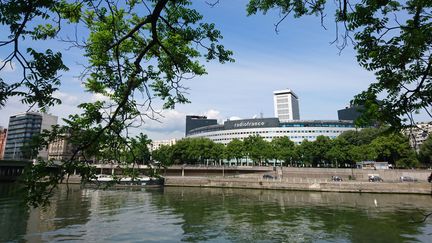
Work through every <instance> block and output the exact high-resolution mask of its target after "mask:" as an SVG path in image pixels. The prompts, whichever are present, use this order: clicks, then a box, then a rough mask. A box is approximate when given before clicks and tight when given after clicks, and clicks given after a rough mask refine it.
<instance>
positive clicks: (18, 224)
mask: <svg viewBox="0 0 432 243" xmlns="http://www.w3.org/2000/svg"><path fill="white" fill-rule="evenodd" d="M15 189H16V187H14V186H10V185H4V184H0V219H1V221H0V242H8V241H15V242H18V241H27V242H52V241H71V240H78V241H83V242H91V241H93V242H119V241H120V242H143V241H145V242H179V241H186V242H204V241H205V242H246V241H250V242H367V241H379V242H406V241H420V242H429V241H430V240H431V234H432V224H431V222H432V220H431V219H429V220H427V221H426V222H424V223H413V222H412V221H413V219H414V220H419V219H421V218H422V215H421V213H425V212H429V210H431V209H432V199H431V197H430V196H418V195H386V194H384V195H383V194H351V193H318V192H289V191H265V190H240V189H215V188H212V189H210V188H175V187H167V188H164V189H142V190H138V191H136V190H105V191H103V190H93V189H81V188H80V187H75V186H72V187H70V190H69V191H67V190H66V188H64V187H62V188H60V189H59V190H58V192H57V193H56V195H55V197H54V198H53V200H52V204H51V206H50V207H49V208H48V209H47V210H41V209H31V210H28V209H26V208H24V207H23V206H22V205H19V203H20V202H21V201H20V197H19V195H18V194H17V193H16V190H15Z"/></svg>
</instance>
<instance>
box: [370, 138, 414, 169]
mask: <svg viewBox="0 0 432 243" xmlns="http://www.w3.org/2000/svg"><path fill="white" fill-rule="evenodd" d="M371 147H372V149H374V150H375V153H376V154H377V160H378V161H388V162H389V163H391V164H394V165H396V166H398V167H408V168H411V167H415V166H417V165H418V160H417V158H416V154H415V152H414V150H413V149H412V148H411V147H410V145H409V141H408V138H406V137H405V136H403V135H402V134H391V135H388V136H380V137H377V138H376V139H374V140H373V141H372V143H371Z"/></svg>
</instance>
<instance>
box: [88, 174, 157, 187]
mask: <svg viewBox="0 0 432 243" xmlns="http://www.w3.org/2000/svg"><path fill="white" fill-rule="evenodd" d="M90 182H92V183H95V184H100V183H102V184H105V183H113V185H130V186H150V185H163V182H164V178H162V177H160V178H154V177H148V176H140V177H135V178H132V177H115V176H112V175H104V174H99V175H96V176H95V178H92V179H90Z"/></svg>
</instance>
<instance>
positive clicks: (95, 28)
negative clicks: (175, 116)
mask: <svg viewBox="0 0 432 243" xmlns="http://www.w3.org/2000/svg"><path fill="white" fill-rule="evenodd" d="M216 2H218V1H216ZM336 3H338V4H337V5H338V6H337V8H336V10H333V9H332V8H328V5H329V4H333V1H326V0H312V1H309V0H293V1H279V0H250V1H249V4H248V5H247V13H248V14H249V15H251V14H257V13H259V12H261V13H267V12H268V11H269V10H271V9H278V10H280V13H281V16H282V17H281V21H280V22H278V23H277V25H276V26H278V25H280V24H282V23H283V21H282V20H284V19H285V18H286V17H287V16H290V15H293V16H294V17H295V18H299V17H302V16H305V15H318V16H320V17H321V18H324V16H326V15H327V12H330V13H331V14H332V15H334V19H335V22H336V25H337V26H338V28H337V35H336V36H337V38H336V40H335V43H337V45H338V47H339V48H341V49H343V48H344V47H345V46H347V45H348V44H351V43H352V44H353V46H354V48H355V50H356V51H357V61H358V63H359V65H360V66H362V67H363V68H365V69H366V70H368V71H371V72H373V73H374V74H375V79H376V80H374V83H372V84H371V85H370V86H369V88H368V89H367V90H365V91H364V92H362V93H361V94H359V95H357V96H356V97H355V98H354V100H353V103H354V104H357V105H363V106H364V107H365V111H364V113H363V116H362V118H361V119H360V120H359V121H358V122H359V124H362V123H368V121H370V120H378V121H382V122H384V123H387V124H390V125H391V127H392V128H396V129H398V128H400V127H401V126H403V124H404V120H403V117H405V116H407V117H408V118H409V119H410V120H411V121H412V120H413V119H412V114H413V113H416V112H419V111H421V110H424V111H425V112H427V113H428V114H429V115H430V114H431V112H430V108H431V103H432V95H431V94H432V85H431V73H432V67H431V66H432V56H431V54H430V53H431V43H432V23H431V17H432V14H431V7H432V2H431V1H430V0H408V1H392V0H387V1H382V0H366V1H354V0H351V1H350V0H338V1H336ZM331 11H333V12H331ZM0 24H1V26H2V33H5V34H4V35H2V37H0V50H1V56H0V58H2V61H1V62H0V71H3V70H5V69H6V68H7V67H8V66H10V65H12V63H16V64H17V68H18V69H19V70H20V71H21V74H20V75H17V77H15V78H16V79H15V80H4V79H1V78H0V108H1V107H3V106H4V105H5V104H6V102H7V101H8V99H10V98H11V97H15V96H16V97H19V98H20V99H21V101H22V102H23V103H24V104H27V105H28V106H29V107H30V108H31V107H38V108H39V109H41V110H46V109H47V108H48V107H50V106H53V105H56V104H59V103H61V100H60V99H58V98H55V97H53V93H54V92H55V91H56V90H58V89H59V86H60V85H61V75H62V74H63V73H64V72H67V71H68V67H67V66H66V65H65V61H64V60H63V58H62V56H63V55H62V52H63V51H64V50H60V49H55V47H54V46H53V47H50V48H46V49H44V48H41V47H40V46H38V43H40V41H44V40H49V39H53V40H55V39H59V38H60V36H59V33H60V32H61V31H62V30H63V29H65V28H68V26H79V28H80V29H83V30H85V31H83V32H84V33H82V34H83V35H84V37H83V38H71V39H67V40H63V41H65V42H67V43H69V44H70V47H71V48H78V49H80V50H81V51H82V52H83V53H84V56H85V58H86V60H87V62H86V63H85V64H84V65H85V68H84V72H83V73H82V75H81V78H82V80H83V84H84V87H85V89H86V91H88V92H90V93H92V94H97V95H101V96H104V97H106V98H107V99H105V100H99V101H95V102H84V103H82V104H80V105H79V108H80V109H81V110H82V113H81V114H75V115H70V116H69V117H68V118H67V119H66V120H65V122H66V126H65V127H64V128H59V129H54V133H57V135H59V134H65V133H68V134H70V135H71V136H70V139H71V141H73V144H74V146H75V151H74V153H73V155H72V157H71V158H70V159H69V160H68V161H64V162H65V163H64V164H63V165H62V166H64V168H65V170H62V171H63V172H62V173H63V174H61V175H56V176H55V177H53V178H54V179H53V181H57V182H60V181H61V180H62V178H63V176H64V175H65V173H67V172H68V171H69V172H70V170H71V169H73V168H74V167H76V168H78V167H79V168H81V166H82V165H85V162H86V161H87V160H90V159H89V158H90V157H92V156H101V157H104V156H110V157H114V158H119V157H118V154H116V151H118V149H120V148H125V147H128V146H130V145H131V144H132V145H133V144H142V143H145V139H144V140H141V141H138V140H135V141H133V140H131V136H130V134H129V128H130V127H136V126H139V125H141V124H142V123H144V122H145V120H146V118H150V119H152V118H154V117H155V115H156V114H157V111H155V110H154V109H153V106H152V104H153V102H154V100H155V99H156V98H158V99H161V100H162V101H163V102H164V108H173V107H174V106H175V104H177V103H187V102H189V101H188V99H187V97H186V95H185V87H184V86H183V84H182V80H183V79H189V78H192V77H195V76H200V75H204V74H206V70H205V69H204V66H203V64H202V63H201V62H202V61H210V60H216V61H218V62H220V63H225V62H231V61H233V59H232V58H231V56H232V52H231V51H229V50H226V49H225V47H224V46H223V45H222V44H221V43H220V40H221V39H222V34H221V33H220V31H218V30H217V29H216V26H215V24H213V23H206V22H204V21H203V16H202V14H201V13H200V12H198V11H197V10H195V9H193V5H192V1H189V0H178V1H173V0H144V1H136V0H125V1H110V0H105V1H92V0H79V1H67V0H41V1H25V0H13V1H12V0H4V1H1V2H0ZM276 28H277V27H276ZM25 43H27V44H25ZM28 43H30V47H27V46H26V45H28ZM45 135H46V136H44V137H41V138H39V139H45V141H39V144H47V142H49V140H52V139H53V138H54V137H55V135H56V134H53V133H51V134H45ZM365 139H366V140H370V138H365ZM249 140H250V141H249ZM249 140H248V142H244V143H243V145H244V146H243V148H242V152H244V153H246V154H248V155H249V156H251V158H253V159H254V160H255V161H257V162H262V161H265V160H266V159H268V158H269V156H270V155H269V154H268V153H267V151H271V149H270V147H269V146H267V145H266V143H264V141H261V139H260V138H254V139H249ZM347 141H348V140H347ZM329 143H330V142H328V141H325V139H322V141H321V142H320V146H321V147H323V148H324V147H327V146H328V144H329ZM250 144H260V145H262V146H267V147H265V148H264V147H262V148H260V149H263V150H262V151H258V150H254V148H253V147H251V146H249V145H250ZM379 144H381V143H378V142H377V145H379ZM197 146H198V145H197ZM311 146H313V144H310V143H308V142H305V143H304V145H303V144H302V146H299V147H296V149H295V153H294V155H295V156H299V154H302V152H304V151H308V150H309V149H310V148H311ZM360 146H365V147H367V145H360ZM297 148H298V149H297ZM356 148H358V146H356ZM221 149H222V148H221V147H215V148H214V150H213V151H210V150H209V151H207V150H204V151H201V152H202V154H189V155H188V156H191V157H187V158H183V157H177V156H175V155H176V154H179V151H176V150H173V151H170V154H171V155H172V156H174V157H176V158H178V159H180V160H186V159H191V158H193V159H194V160H195V161H203V160H205V159H207V158H208V157H207V156H208V154H209V153H210V154H213V155H218V154H219V155H220V151H221ZM129 151H131V153H138V155H137V156H138V157H140V158H142V159H143V160H144V158H145V157H146V156H147V155H145V154H142V153H141V152H142V151H141V152H140V151H137V150H134V149H130V150H129ZM263 152H265V153H264V154H263ZM338 153H339V152H338V150H336V149H334V150H333V151H332V154H322V153H320V154H315V155H314V154H312V153H304V155H305V156H306V157H301V160H303V161H305V162H307V163H315V164H316V163H321V162H323V161H326V160H328V159H330V158H338V159H340V158H341V157H340V156H339V155H338ZM354 154H355V153H354ZM360 154H361V153H360ZM80 155H85V157H86V158H85V160H84V162H83V161H81V160H78V159H77V158H78V156H80ZM363 155H364V154H363ZM137 156H133V158H136V157H137ZM281 156H282V157H286V156H289V155H278V157H279V158H282V157H281ZM344 156H345V155H344ZM350 156H354V155H353V154H352V155H350ZM368 156H369V157H374V152H373V151H372V152H371V153H370V154H369V155H368ZM382 156H384V155H382ZM385 156H387V155H385ZM236 158H237V157H236ZM347 158H348V157H347ZM391 158H393V159H396V160H397V158H396V157H391ZM84 167H85V166H84ZM84 167H82V168H84ZM36 169H37V168H35V170H36ZM80 171H81V172H82V173H83V174H82V176H83V178H88V176H89V174H88V173H91V170H89V169H85V168H84V169H81V170H80ZM30 174H31V173H30ZM34 178H39V177H33V178H32V177H29V181H28V182H29V183H30V182H34V181H35V179H34ZM30 184H31V185H32V186H33V185H36V184H34V183H33V184H32V183H30ZM39 185H41V186H43V184H39ZM48 186H49V187H51V186H54V187H55V186H56V184H55V183H53V184H52V185H51V184H50V185H48ZM43 189H44V188H38V189H37V190H35V191H36V192H39V191H41V190H43ZM48 189H49V190H51V188H48Z"/></svg>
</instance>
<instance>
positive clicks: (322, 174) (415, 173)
mask: <svg viewBox="0 0 432 243" xmlns="http://www.w3.org/2000/svg"><path fill="white" fill-rule="evenodd" d="M431 172H432V171H431V170H399V169H397V170H362V169H332V168H295V167H283V168H282V169H281V168H276V171H273V172H270V173H260V174H253V175H242V177H250V178H261V177H262V175H263V174H270V175H272V176H277V177H282V178H283V179H287V180H289V179H291V180H293V181H299V180H309V181H311V180H314V179H315V180H316V181H330V179H331V177H332V176H341V177H342V179H343V180H344V181H348V180H349V178H352V179H355V181H368V176H369V175H371V174H374V175H379V176H380V177H381V178H382V179H383V180H384V182H397V181H399V180H400V177H401V176H410V177H412V178H415V179H417V180H418V181H419V182H427V178H428V176H429V175H430V174H431Z"/></svg>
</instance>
